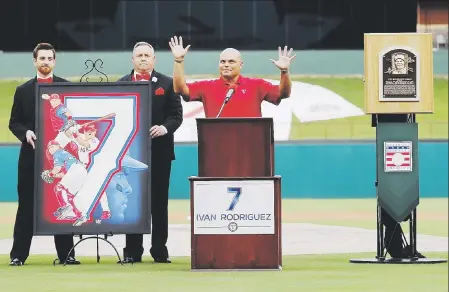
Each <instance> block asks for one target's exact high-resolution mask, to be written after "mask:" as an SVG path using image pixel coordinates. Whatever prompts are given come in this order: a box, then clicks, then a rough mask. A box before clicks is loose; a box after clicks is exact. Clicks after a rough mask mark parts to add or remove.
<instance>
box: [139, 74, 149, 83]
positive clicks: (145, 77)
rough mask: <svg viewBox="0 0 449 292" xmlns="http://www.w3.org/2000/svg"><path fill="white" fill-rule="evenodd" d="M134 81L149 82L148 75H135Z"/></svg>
mask: <svg viewBox="0 0 449 292" xmlns="http://www.w3.org/2000/svg"><path fill="white" fill-rule="evenodd" d="M136 80H147V81H148V80H150V73H143V74H138V73H136Z"/></svg>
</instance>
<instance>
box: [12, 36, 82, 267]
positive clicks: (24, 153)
mask: <svg viewBox="0 0 449 292" xmlns="http://www.w3.org/2000/svg"><path fill="white" fill-rule="evenodd" d="M55 62H56V52H55V49H54V48H53V46H52V45H50V44H47V43H41V44H38V45H37V46H36V48H35V49H34V50H33V63H34V66H35V67H36V69H37V75H36V76H35V77H34V78H32V79H30V80H28V81H27V82H25V83H24V84H22V85H19V86H18V87H17V88H16V92H15V94H14V101H13V105H12V109H11V117H10V120H9V129H10V131H11V132H12V133H13V134H14V136H16V137H17V139H19V141H20V142H21V143H22V145H21V148H20V154H19V162H18V183H17V192H18V197H19V198H18V199H19V200H18V209H17V215H16V222H15V225H14V241H13V246H12V250H11V253H10V258H11V262H10V265H11V266H22V265H23V264H24V263H25V261H26V260H27V258H28V256H29V253H30V247H31V240H32V237H33V212H34V207H33V205H34V204H33V202H34V149H35V145H34V141H35V140H36V139H37V137H36V135H35V133H34V132H35V131H36V129H35V101H34V98H35V88H36V82H39V83H51V82H69V81H67V80H65V79H63V78H60V77H58V76H56V75H54V74H53V68H54V66H55ZM54 241H55V245H56V251H57V255H58V259H59V262H60V263H61V264H62V263H64V261H65V259H66V257H67V255H68V253H69V251H70V249H71V248H72V247H73V236H72V235H55V237H54ZM66 263H67V264H68V265H73V264H79V263H80V262H79V261H77V260H76V259H75V252H74V251H72V252H71V253H70V256H69V258H68V260H67V262H66Z"/></svg>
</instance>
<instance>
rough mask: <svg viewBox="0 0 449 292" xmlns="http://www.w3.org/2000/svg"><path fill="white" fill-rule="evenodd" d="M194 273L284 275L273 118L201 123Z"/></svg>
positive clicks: (193, 186) (193, 185)
mask: <svg viewBox="0 0 449 292" xmlns="http://www.w3.org/2000/svg"><path fill="white" fill-rule="evenodd" d="M197 129H198V177H189V181H190V192H191V209H190V212H191V269H192V270H261V269H263V270H281V269H282V268H281V267H282V250H281V178H280V177H279V176H274V135H273V120H272V119H271V118H218V119H215V118H206V119H197Z"/></svg>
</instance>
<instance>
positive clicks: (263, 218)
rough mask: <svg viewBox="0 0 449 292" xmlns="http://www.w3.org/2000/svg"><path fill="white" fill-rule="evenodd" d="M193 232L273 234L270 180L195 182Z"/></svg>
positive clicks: (273, 222)
mask: <svg viewBox="0 0 449 292" xmlns="http://www.w3.org/2000/svg"><path fill="white" fill-rule="evenodd" d="M194 194H195V200H194V214H193V218H192V220H194V234H274V224H275V218H274V182H273V181H254V180H237V181H226V180H225V181H198V182H195V185H194Z"/></svg>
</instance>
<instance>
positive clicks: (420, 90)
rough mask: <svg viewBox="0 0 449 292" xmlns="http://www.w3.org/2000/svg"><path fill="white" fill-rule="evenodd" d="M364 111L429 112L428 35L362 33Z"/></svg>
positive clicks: (430, 56) (430, 67)
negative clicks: (363, 34) (363, 39)
mask: <svg viewBox="0 0 449 292" xmlns="http://www.w3.org/2000/svg"><path fill="white" fill-rule="evenodd" d="M364 38H365V41H364V54H365V112H366V113H367V114H371V113H376V114H380V113H433V111H434V101H433V99H434V97H433V95H434V92H433V51H432V34H431V33H366V34H365V36H364Z"/></svg>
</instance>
